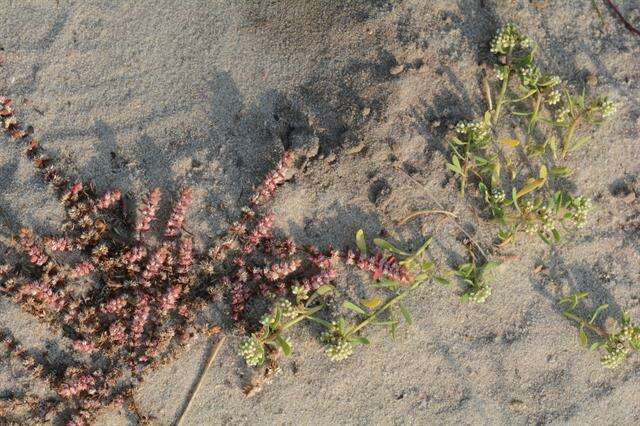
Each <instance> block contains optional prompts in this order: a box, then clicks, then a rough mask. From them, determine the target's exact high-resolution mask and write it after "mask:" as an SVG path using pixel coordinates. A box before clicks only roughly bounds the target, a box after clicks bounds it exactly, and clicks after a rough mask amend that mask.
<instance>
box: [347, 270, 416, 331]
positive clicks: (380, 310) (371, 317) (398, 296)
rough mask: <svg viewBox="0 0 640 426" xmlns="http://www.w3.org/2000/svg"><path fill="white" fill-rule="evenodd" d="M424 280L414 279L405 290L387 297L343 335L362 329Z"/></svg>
mask: <svg viewBox="0 0 640 426" xmlns="http://www.w3.org/2000/svg"><path fill="white" fill-rule="evenodd" d="M425 282H426V281H416V282H415V283H414V284H413V285H412V286H411V287H409V288H408V289H406V290H405V291H403V292H402V293H399V294H396V295H395V296H393V297H391V298H389V299H388V300H387V301H386V302H385V303H384V305H382V306H381V307H380V308H378V309H377V310H376V311H375V312H374V313H372V314H371V315H369V316H368V317H367V318H365V319H364V320H363V321H362V322H360V324H358V325H355V326H353V327H352V328H351V329H350V330H349V331H348V332H347V335H346V336H345V337H348V336H350V335H352V334H354V333H357V332H358V331H360V330H362V329H363V328H364V327H366V326H367V325H369V324H370V323H371V322H372V321H373V320H375V319H376V318H377V317H378V315H380V314H382V313H383V312H384V311H386V310H387V309H389V308H390V307H391V306H393V305H395V304H396V303H398V302H400V301H401V300H402V299H404V298H405V297H406V296H407V295H408V294H409V293H411V292H412V291H413V290H415V289H417V288H418V287H420V286H421V285H422V284H424V283H425Z"/></svg>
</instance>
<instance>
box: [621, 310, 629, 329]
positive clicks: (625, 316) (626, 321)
mask: <svg viewBox="0 0 640 426" xmlns="http://www.w3.org/2000/svg"><path fill="white" fill-rule="evenodd" d="M620 324H622V326H623V327H624V326H625V325H629V324H631V315H629V312H627V311H622V315H621V316H620Z"/></svg>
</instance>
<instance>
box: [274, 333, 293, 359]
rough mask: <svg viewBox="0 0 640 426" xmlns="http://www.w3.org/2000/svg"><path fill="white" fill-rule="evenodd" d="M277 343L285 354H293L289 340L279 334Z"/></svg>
mask: <svg viewBox="0 0 640 426" xmlns="http://www.w3.org/2000/svg"><path fill="white" fill-rule="evenodd" d="M276 343H277V344H278V346H280V348H281V349H282V353H284V355H285V356H289V355H291V346H289V344H288V343H287V341H286V340H285V339H283V338H282V336H280V335H279V334H278V335H276Z"/></svg>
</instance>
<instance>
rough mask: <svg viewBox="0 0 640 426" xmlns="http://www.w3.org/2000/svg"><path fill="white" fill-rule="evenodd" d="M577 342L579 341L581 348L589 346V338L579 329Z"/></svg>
mask: <svg viewBox="0 0 640 426" xmlns="http://www.w3.org/2000/svg"><path fill="white" fill-rule="evenodd" d="M578 340H580V344H581V345H582V346H587V345H588V344H589V338H588V337H587V333H585V332H584V330H583V329H582V328H581V329H580V332H579V333H578Z"/></svg>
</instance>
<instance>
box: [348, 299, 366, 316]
mask: <svg viewBox="0 0 640 426" xmlns="http://www.w3.org/2000/svg"><path fill="white" fill-rule="evenodd" d="M342 307H343V308H346V309H349V310H352V311H353V312H356V313H358V314H361V315H367V313H366V312H365V311H364V309H362V308H361V307H360V306H358V305H356V304H355V303H353V302H350V301H348V300H347V301H345V302H344V303H343V304H342Z"/></svg>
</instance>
